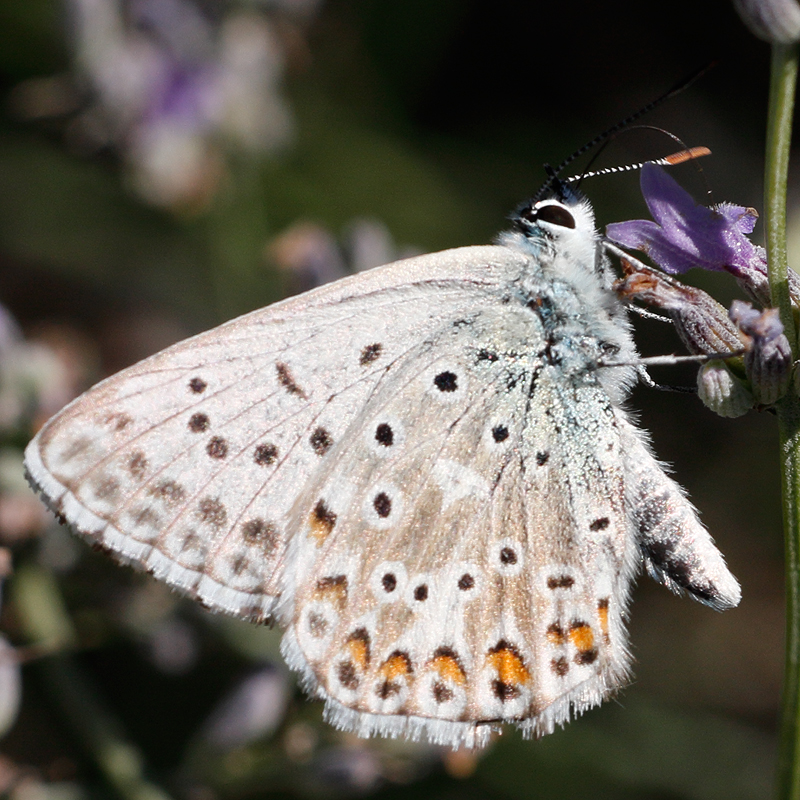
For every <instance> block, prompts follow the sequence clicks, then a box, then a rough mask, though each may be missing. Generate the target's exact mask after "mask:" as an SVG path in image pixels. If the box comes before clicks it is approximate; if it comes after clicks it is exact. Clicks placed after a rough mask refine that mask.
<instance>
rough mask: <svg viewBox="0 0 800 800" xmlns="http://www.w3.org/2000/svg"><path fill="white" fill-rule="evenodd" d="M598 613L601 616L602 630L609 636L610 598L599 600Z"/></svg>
mask: <svg viewBox="0 0 800 800" xmlns="http://www.w3.org/2000/svg"><path fill="white" fill-rule="evenodd" d="M597 614H598V616H599V617H600V630H601V631H602V633H603V636H604V637H605V638H606V639H607V638H608V598H607V597H605V598H603V599H602V600H598V601H597Z"/></svg>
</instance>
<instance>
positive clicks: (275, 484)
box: [26, 198, 739, 746]
mask: <svg viewBox="0 0 800 800" xmlns="http://www.w3.org/2000/svg"><path fill="white" fill-rule="evenodd" d="M540 214H541V216H539V215H540ZM519 221H520V224H521V225H522V226H523V227H524V226H525V225H528V227H529V233H528V234H527V235H522V234H519V233H518V234H514V235H509V236H507V237H505V239H503V242H504V244H503V245H502V246H497V247H476V248H464V249H460V250H450V251H446V252H444V253H438V254H433V255H429V256H423V257H420V258H415V259H409V260H407V261H403V262H397V263H395V264H391V265H388V266H386V267H382V268H379V269H376V270H373V271H370V272H368V273H363V274H361V275H358V276H354V277H352V278H349V279H345V280H343V281H340V282H338V283H336V284H333V285H331V286H328V287H322V288H321V289H318V290H315V291H313V292H309V293H307V294H305V295H302V296H300V297H298V298H295V299H292V300H288V301H285V302H283V303H279V304H277V305H275V306H272V307H270V308H267V309H264V310H262V311H258V312H255V313H253V314H249V315H246V316H244V317H241V318H239V319H237V320H234V321H232V322H230V323H228V324H226V325H223V326H221V327H219V328H217V329H215V330H213V331H210V332H208V333H205V334H202V335H200V336H197V337H195V338H193V339H190V340H188V341H187V342H183V343H181V344H178V345H175V346H174V347H172V348H169V349H168V350H165V351H164V352H163V353H160V354H158V355H156V356H153V357H152V358H150V359H147V360H146V361H144V362H142V363H141V364H138V365H136V366H134V367H131V368H130V369H128V370H126V371H124V372H122V373H120V374H119V375H117V376H115V377H112V378H110V379H108V380H107V381H105V382H104V383H102V384H100V385H99V386H98V387H96V388H95V389H93V390H91V391H89V392H88V393H86V394H85V395H84V396H83V397H81V398H79V399H78V400H76V401H75V402H74V403H73V404H72V405H70V406H68V407H67V408H66V409H65V410H64V411H62V412H61V413H60V414H59V415H57V416H56V417H55V418H54V419H53V420H51V421H50V422H49V423H47V424H46V425H45V427H44V428H43V429H42V431H41V432H40V433H39V434H38V436H37V437H36V438H35V439H34V440H33V441H32V442H31V444H30V445H29V447H28V449H27V451H26V466H27V469H28V472H29V474H30V477H31V480H32V483H33V484H34V485H35V486H36V487H37V488H39V489H40V490H41V491H42V493H43V495H44V496H45V499H46V500H47V502H48V503H49V504H50V505H51V507H52V508H53V509H54V510H55V511H56V512H57V513H58V514H60V515H61V516H62V518H63V519H64V520H65V521H66V522H68V523H69V524H70V525H71V526H72V527H73V528H75V529H76V530H78V531H79V532H80V533H82V534H83V535H85V536H87V537H88V538H90V539H91V540H93V541H94V542H95V543H96V544H97V545H99V546H100V547H104V548H106V549H108V550H110V551H111V552H112V553H113V554H115V555H116V556H117V557H118V558H120V559H122V560H124V561H129V562H132V563H134V564H136V565H138V566H140V567H142V568H144V569H147V570H149V571H151V572H153V573H154V574H155V575H156V576H157V577H159V578H161V579H163V580H165V581H166V582H167V583H169V584H170V585H171V586H173V587H175V588H177V589H180V590H182V591H184V592H186V593H188V594H190V595H192V596H194V597H196V598H198V599H199V600H200V601H202V602H203V603H205V604H206V605H208V606H210V607H212V608H214V609H218V610H222V611H226V612H228V613H232V614H235V615H237V616H241V617H244V618H247V619H251V620H254V621H265V620H269V619H273V618H276V619H277V620H278V621H279V622H281V623H282V624H284V625H286V626H287V633H286V636H285V638H284V644H283V651H284V654H285V656H286V658H287V660H288V662H289V664H290V665H291V666H292V667H293V668H294V669H296V670H298V671H300V672H301V674H302V675H303V677H304V680H305V683H306V685H307V687H308V688H309V689H311V690H313V691H316V693H317V694H319V695H320V696H321V697H323V698H325V699H326V701H327V705H326V713H327V716H328V718H329V719H330V720H331V721H332V722H333V723H334V724H336V725H338V726H339V727H342V728H346V729H350V730H354V731H356V732H358V733H360V734H362V735H370V734H374V733H379V734H384V735H395V736H396V735H401V734H403V735H408V736H411V737H417V736H420V735H425V736H426V737H427V738H429V739H431V740H433V741H437V742H441V743H446V744H450V745H452V746H457V745H461V744H465V745H468V746H475V745H481V744H483V743H485V742H486V740H487V737H488V735H489V733H490V732H491V730H492V729H493V728H495V727H497V724H498V723H500V722H504V721H510V722H514V723H515V724H517V725H518V726H519V727H520V728H522V730H523V732H525V733H526V734H530V735H539V734H544V733H548V732H549V731H551V730H552V729H553V727H554V725H556V724H559V723H563V722H565V721H566V720H567V719H568V718H569V716H570V714H571V713H580V712H582V711H583V710H585V709H586V708H588V707H590V706H592V705H595V704H597V703H598V702H600V701H601V700H602V699H603V697H605V696H606V695H607V694H608V693H609V691H611V690H613V689H615V688H617V687H618V686H619V685H620V683H621V682H622V680H623V679H624V676H625V674H626V671H627V667H628V661H629V659H628V654H627V647H626V635H625V630H624V625H623V622H624V617H625V614H626V607H627V601H628V593H629V588H630V584H631V578H632V576H633V574H634V573H635V571H636V570H637V569H638V568H639V566H640V564H641V563H642V562H643V561H644V563H645V564H646V566H647V569H648V571H649V572H650V574H651V575H653V577H655V578H656V579H657V580H659V581H661V582H662V583H664V584H665V585H667V586H668V587H669V588H671V589H673V590H675V591H683V590H685V591H687V592H689V593H691V594H692V595H693V596H695V597H696V598H697V599H699V600H701V601H702V602H705V603H708V604H709V605H711V606H713V607H715V608H720V609H721V608H727V607H730V606H733V605H736V604H737V603H738V600H739V587H738V584H737V583H736V581H735V579H734V578H733V576H732V575H731V574H730V573H729V572H728V570H727V568H726V567H725V564H724V562H723V560H722V556H721V555H720V554H719V552H718V551H717V550H716V548H715V547H714V545H713V543H712V541H711V538H710V537H709V535H708V533H707V532H706V531H705V529H704V528H703V527H702V526H701V525H700V523H699V522H698V520H697V517H696V514H695V512H694V510H693V509H692V507H691V506H690V504H689V503H688V501H687V500H686V499H685V498H684V496H683V494H682V493H681V490H680V489H679V487H678V486H677V485H676V484H675V483H674V482H672V481H671V480H670V479H669V478H668V477H667V476H666V474H665V473H664V471H663V469H662V468H661V467H660V465H659V464H658V463H657V462H656V461H655V460H654V459H653V457H652V455H651V454H650V452H649V450H648V448H647V445H646V443H645V442H644V440H643V439H642V437H641V434H639V432H638V431H637V430H636V429H635V428H634V427H633V426H632V425H631V424H630V423H629V422H628V421H627V420H626V418H625V415H624V412H623V411H622V410H621V407H620V403H621V402H622V400H623V399H624V396H625V393H626V381H627V380H629V379H630V373H631V370H630V368H605V369H604V368H599V367H598V363H599V362H601V361H602V360H603V359H604V358H605V356H606V355H607V354H609V353H616V354H618V356H619V358H620V360H622V361H623V362H628V363H629V362H630V361H631V360H632V359H635V357H636V354H635V349H634V346H633V342H632V340H631V338H630V332H629V330H628V327H627V324H626V322H625V319H624V314H623V311H622V308H621V306H620V304H619V303H618V301H617V300H616V298H615V296H614V295H613V292H611V291H610V281H611V273H610V271H609V267H608V263H607V260H606V259H605V258H604V257H603V255H602V253H601V251H600V249H599V245H598V242H597V239H596V234H595V232H594V220H593V215H592V213H591V209H590V207H589V206H588V204H586V203H585V202H583V201H580V200H577V199H575V198H572V199H569V198H567V199H566V200H564V201H563V202H562V201H561V200H552V199H551V200H544V201H540V202H539V203H537V204H535V205H534V206H531V207H530V208H529V209H528V210H527V211H525V213H524V216H521V217H520V218H519Z"/></svg>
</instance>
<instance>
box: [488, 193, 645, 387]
mask: <svg viewBox="0 0 800 800" xmlns="http://www.w3.org/2000/svg"><path fill="white" fill-rule="evenodd" d="M515 224H516V228H517V230H515V231H512V232H508V233H505V234H503V235H502V236H501V237H500V243H501V244H503V245H505V246H506V247H510V248H513V249H515V250H518V251H521V252H522V253H524V254H526V255H529V256H530V258H529V261H528V267H527V269H526V271H525V272H524V273H523V274H522V275H520V278H519V281H518V291H519V297H520V300H522V302H524V303H525V304H526V306H527V307H528V308H530V309H531V310H533V311H534V312H535V313H536V314H537V315H538V316H539V318H540V320H541V324H542V328H543V333H544V338H545V341H546V342H547V348H546V352H545V353H544V358H545V361H546V363H548V364H550V365H552V366H554V367H556V368H557V369H558V370H559V371H560V372H561V373H562V374H564V375H573V376H575V378H578V379H588V380H591V381H594V380H597V381H599V382H600V383H601V384H602V385H603V388H604V389H605V390H606V392H607V393H608V394H609V396H610V397H611V398H612V399H613V400H614V401H616V402H621V401H622V400H623V399H624V397H625V396H626V395H627V392H628V388H629V387H630V385H631V383H632V382H633V380H634V370H633V368H632V367H613V368H609V369H601V367H602V365H603V364H607V363H614V364H619V363H625V364H631V363H633V362H634V361H635V360H636V358H637V353H636V348H635V345H634V343H633V339H632V336H631V330H630V324H629V322H628V319H627V316H626V312H625V309H624V307H623V305H622V304H621V303H620V301H619V299H618V298H617V296H616V294H615V293H614V292H613V290H612V288H611V287H612V283H613V280H614V273H613V271H612V269H611V265H610V262H609V260H608V258H607V257H606V256H605V255H604V253H603V252H602V248H601V247H600V245H599V241H598V240H599V236H598V233H597V230H596V228H595V221H594V214H593V213H592V209H591V206H590V205H589V203H588V202H587V201H586V200H584V199H582V198H580V197H577V196H576V197H571V198H568V199H567V201H562V200H558V199H555V198H551V199H548V200H542V201H539V202H538V203H536V204H534V205H533V206H531V207H529V208H528V209H527V210H526V209H523V210H521V211H520V212H519V213H518V215H517V217H515Z"/></svg>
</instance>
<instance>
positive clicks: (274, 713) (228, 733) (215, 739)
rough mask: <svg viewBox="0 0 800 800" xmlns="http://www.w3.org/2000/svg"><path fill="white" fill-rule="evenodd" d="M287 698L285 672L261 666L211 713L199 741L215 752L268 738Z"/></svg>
mask: <svg viewBox="0 0 800 800" xmlns="http://www.w3.org/2000/svg"><path fill="white" fill-rule="evenodd" d="M289 696H290V688H289V680H288V677H287V675H286V672H285V671H284V670H283V669H281V668H279V667H276V666H274V665H272V664H265V665H264V666H262V667H261V668H260V669H259V670H258V671H256V672H254V673H252V674H251V675H249V676H248V677H247V678H245V679H244V680H243V681H241V683H239V685H238V686H237V687H236V688H235V689H234V690H233V691H232V692H231V693H230V694H229V695H227V696H226V697H225V698H224V699H223V700H222V701H221V702H220V703H219V705H218V706H217V707H216V708H215V709H214V711H212V713H211V716H210V717H209V719H208V720H207V722H206V724H205V726H204V729H203V738H204V739H205V741H206V742H207V743H208V744H209V745H211V746H212V747H214V748H216V749H218V750H232V749H234V748H236V747H242V746H244V745H246V744H249V743H250V742H253V741H255V740H256V739H259V738H262V737H266V736H270V735H271V734H272V733H274V731H275V730H276V728H277V727H278V726H279V725H280V724H281V722H282V721H283V718H284V715H285V714H286V709H287V707H288V703H289Z"/></svg>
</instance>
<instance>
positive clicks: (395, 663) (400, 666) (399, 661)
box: [381, 651, 411, 681]
mask: <svg viewBox="0 0 800 800" xmlns="http://www.w3.org/2000/svg"><path fill="white" fill-rule="evenodd" d="M410 673H411V660H410V659H409V657H408V655H406V653H401V652H399V651H398V652H396V653H392V655H390V656H389V658H387V659H386V661H384V662H383V664H382V665H381V675H382V676H383V677H384V678H386V680H387V681H391V680H394V679H395V678H402V677H403V676H405V675H409V674H410Z"/></svg>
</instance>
